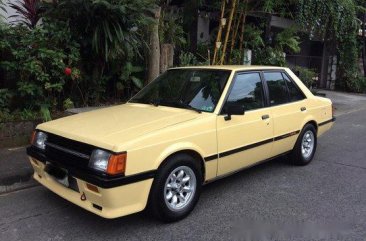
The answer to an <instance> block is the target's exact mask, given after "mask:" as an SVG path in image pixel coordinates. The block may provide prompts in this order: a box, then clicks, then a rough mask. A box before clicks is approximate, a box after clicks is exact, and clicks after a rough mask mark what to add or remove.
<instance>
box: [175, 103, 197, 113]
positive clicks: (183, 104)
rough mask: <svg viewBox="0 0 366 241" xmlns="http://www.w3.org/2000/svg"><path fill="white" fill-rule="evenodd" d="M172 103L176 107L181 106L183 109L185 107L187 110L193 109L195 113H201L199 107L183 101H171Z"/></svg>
mask: <svg viewBox="0 0 366 241" xmlns="http://www.w3.org/2000/svg"><path fill="white" fill-rule="evenodd" d="M172 105H175V106H176V107H181V108H184V109H187V110H193V111H195V112H197V113H200V114H201V113H202V111H201V110H200V109H197V108H195V107H193V106H191V105H190V104H186V103H183V102H173V103H172Z"/></svg>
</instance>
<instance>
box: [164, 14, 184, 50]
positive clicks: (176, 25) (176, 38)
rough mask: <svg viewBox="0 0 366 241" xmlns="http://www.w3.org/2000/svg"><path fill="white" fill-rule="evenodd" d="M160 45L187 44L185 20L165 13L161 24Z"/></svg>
mask: <svg viewBox="0 0 366 241" xmlns="http://www.w3.org/2000/svg"><path fill="white" fill-rule="evenodd" d="M159 38H160V43H169V44H174V45H175V46H181V45H184V44H186V43H187V41H186V34H185V32H184V30H183V18H182V17H181V16H177V15H175V14H172V13H170V12H163V14H162V16H161V18H160V23H159Z"/></svg>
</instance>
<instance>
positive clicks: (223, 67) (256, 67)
mask: <svg viewBox="0 0 366 241" xmlns="http://www.w3.org/2000/svg"><path fill="white" fill-rule="evenodd" d="M171 69H213V70H231V71H246V70H273V69H278V70H284V69H286V68H285V67H278V66H260V65H250V66H248V65H205V66H187V67H176V68H171Z"/></svg>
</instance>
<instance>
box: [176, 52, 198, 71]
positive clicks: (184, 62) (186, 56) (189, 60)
mask: <svg viewBox="0 0 366 241" xmlns="http://www.w3.org/2000/svg"><path fill="white" fill-rule="evenodd" d="M179 63H180V66H181V67H184V66H194V65H198V59H197V57H196V56H195V55H194V54H193V53H191V52H181V53H180V55H179Z"/></svg>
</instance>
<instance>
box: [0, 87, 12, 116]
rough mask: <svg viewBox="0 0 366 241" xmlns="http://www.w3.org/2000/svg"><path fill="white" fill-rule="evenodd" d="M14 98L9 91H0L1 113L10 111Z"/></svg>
mask: <svg viewBox="0 0 366 241" xmlns="http://www.w3.org/2000/svg"><path fill="white" fill-rule="evenodd" d="M12 96H13V95H12V93H11V92H10V91H9V90H8V89H0V111H2V110H8V109H9V107H10V99H11V97H12Z"/></svg>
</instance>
